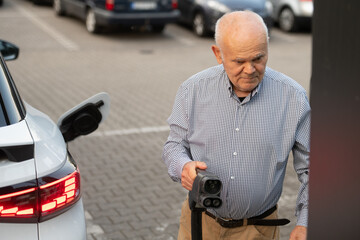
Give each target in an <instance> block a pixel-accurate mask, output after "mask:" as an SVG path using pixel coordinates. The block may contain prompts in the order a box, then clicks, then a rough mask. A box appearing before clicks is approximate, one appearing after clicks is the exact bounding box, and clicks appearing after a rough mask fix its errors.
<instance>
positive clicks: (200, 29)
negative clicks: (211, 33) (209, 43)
mask: <svg viewBox="0 0 360 240" xmlns="http://www.w3.org/2000/svg"><path fill="white" fill-rule="evenodd" d="M193 30H194V33H195V34H196V35H197V36H199V37H205V36H207V35H208V30H207V29H206V24H205V16H204V14H202V13H201V12H198V13H196V14H195V16H194V18H193Z"/></svg>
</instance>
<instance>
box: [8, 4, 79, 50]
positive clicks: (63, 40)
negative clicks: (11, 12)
mask: <svg viewBox="0 0 360 240" xmlns="http://www.w3.org/2000/svg"><path fill="white" fill-rule="evenodd" d="M15 6H16V8H17V9H18V10H19V11H20V12H21V14H22V15H24V16H25V17H27V18H28V19H29V20H30V21H31V22H32V23H34V24H35V25H36V26H37V27H39V28H40V29H42V30H43V31H44V32H45V33H47V34H48V35H50V36H51V37H52V38H54V39H55V40H56V41H57V42H58V43H60V44H61V45H62V46H63V47H65V48H66V49H67V50H69V51H76V50H79V46H78V45H77V44H76V43H74V42H73V41H71V40H70V39H68V38H67V37H65V36H64V35H63V34H61V33H60V32H58V31H56V30H55V29H54V28H52V27H51V26H49V25H48V24H46V23H45V22H44V21H42V20H41V19H39V18H38V17H37V16H36V15H34V14H33V13H31V12H29V11H27V10H26V9H25V8H24V7H22V6H19V5H17V4H16V5H15Z"/></svg>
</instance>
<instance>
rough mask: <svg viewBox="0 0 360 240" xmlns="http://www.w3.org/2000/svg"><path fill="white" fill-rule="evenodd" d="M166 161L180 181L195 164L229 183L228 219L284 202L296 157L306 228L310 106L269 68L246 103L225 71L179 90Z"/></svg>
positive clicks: (299, 210)
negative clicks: (289, 166)
mask: <svg viewBox="0 0 360 240" xmlns="http://www.w3.org/2000/svg"><path fill="white" fill-rule="evenodd" d="M168 123H169V125H170V134H169V137H168V140H167V142H166V143H165V146H164V151H163V160H164V162H165V164H166V165H167V167H168V173H169V175H170V177H171V178H172V179H173V180H174V181H177V182H180V180H181V172H182V168H183V166H184V164H185V163H187V162H189V161H192V160H194V161H203V162H205V163H206V165H207V166H208V168H207V171H209V172H212V173H214V174H216V175H218V176H219V178H220V179H221V181H222V183H223V189H222V192H221V199H222V201H223V205H222V206H221V207H220V208H218V209H211V210H209V211H210V212H212V213H213V214H214V215H216V216H218V217H222V218H231V219H242V218H249V217H253V216H257V215H260V214H261V213H263V212H265V211H266V210H268V209H270V208H271V207H273V206H275V205H276V204H277V202H278V200H279V198H280V195H281V192H282V186H283V181H284V176H285V170H286V165H287V161H288V157H289V154H290V152H291V151H292V152H293V156H294V168H295V171H296V173H297V174H298V178H299V180H300V183H301V185H300V189H299V194H298V199H297V205H296V206H297V207H296V216H297V218H298V219H297V220H298V222H297V224H298V225H303V226H307V217H308V178H309V177H308V171H309V151H310V142H309V141H310V105H309V102H308V99H307V97H306V92H305V90H304V89H303V88H302V87H301V86H300V85H299V84H298V83H296V82H295V81H294V80H292V79H291V78H289V77H287V76H285V75H284V74H281V73H279V72H276V71H274V70H272V69H271V68H269V67H267V68H266V72H265V75H264V78H263V80H262V81H261V83H260V84H259V85H258V87H257V88H256V89H255V90H253V92H252V93H251V94H249V95H248V96H247V97H246V98H245V99H244V100H243V101H242V102H241V101H240V100H239V99H238V97H237V96H236V95H235V93H234V91H233V89H232V85H231V83H230V81H229V78H228V77H227V74H226V72H225V70H224V68H223V65H218V66H215V67H211V68H209V69H207V70H205V71H202V72H200V73H198V74H196V75H194V76H192V77H191V78H189V79H188V80H187V81H185V82H184V83H183V84H182V85H181V86H180V88H179V90H178V92H177V95H176V99H175V103H174V107H173V111H172V114H171V116H170V117H169V119H168Z"/></svg>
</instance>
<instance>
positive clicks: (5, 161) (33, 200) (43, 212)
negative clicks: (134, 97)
mask: <svg viewBox="0 0 360 240" xmlns="http://www.w3.org/2000/svg"><path fill="white" fill-rule="evenodd" d="M0 51H1V54H0V106H1V107H0V239H4V240H5V239H6V240H8V239H9V240H10V239H11V240H18V239H19V240H20V239H21V240H23V239H26V240H55V239H59V240H60V239H61V240H63V239H66V240H83V239H86V225H85V216H84V208H83V203H82V198H81V185H80V173H79V170H78V167H77V165H76V163H75V161H74V159H73V158H72V157H71V155H70V153H69V152H68V150H67V142H69V141H71V140H73V139H75V138H76V137H78V136H80V135H86V134H89V133H91V132H93V131H95V130H96V129H97V127H98V125H99V124H100V123H101V122H103V121H104V120H105V119H106V118H107V115H108V113H109V108H110V98H109V95H108V94H107V93H100V94H97V95H95V96H93V97H91V98H89V99H88V100H85V101H84V102H82V103H81V104H79V105H78V106H76V107H75V108H73V109H71V110H69V111H68V112H66V113H65V114H64V115H63V116H61V117H60V119H59V121H58V124H55V123H54V122H53V121H52V120H51V119H50V118H49V117H48V116H47V115H45V114H44V113H42V112H40V111H38V110H36V109H35V108H33V107H31V106H30V105H29V104H27V103H25V102H23V101H22V99H21V98H20V95H19V93H18V91H17V90H16V87H15V84H14V81H13V79H12V77H11V75H10V73H9V70H8V68H7V66H6V63H5V60H12V59H16V58H17V56H18V53H19V49H18V48H17V47H16V46H15V45H13V44H11V43H8V42H5V41H2V40H0Z"/></svg>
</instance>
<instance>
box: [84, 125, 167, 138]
mask: <svg viewBox="0 0 360 240" xmlns="http://www.w3.org/2000/svg"><path fill="white" fill-rule="evenodd" d="M169 130H170V128H169V126H157V127H143V128H129V129H120V130H109V131H97V132H94V133H92V134H91V135H89V136H90V137H111V136H123V135H131V134H142V133H158V132H166V131H169Z"/></svg>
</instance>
